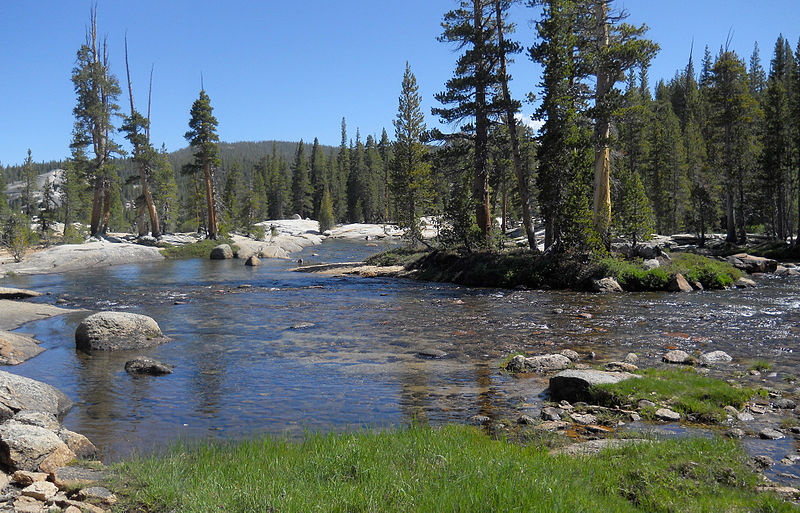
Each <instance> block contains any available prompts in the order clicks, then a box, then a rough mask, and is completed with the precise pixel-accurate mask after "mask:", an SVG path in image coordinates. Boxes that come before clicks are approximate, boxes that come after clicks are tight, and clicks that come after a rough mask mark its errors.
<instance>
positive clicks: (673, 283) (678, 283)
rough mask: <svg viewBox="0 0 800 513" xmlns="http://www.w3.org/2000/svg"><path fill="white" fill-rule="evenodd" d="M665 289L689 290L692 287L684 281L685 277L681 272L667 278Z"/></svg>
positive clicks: (673, 290)
mask: <svg viewBox="0 0 800 513" xmlns="http://www.w3.org/2000/svg"><path fill="white" fill-rule="evenodd" d="M667 290H668V291H670V292H691V291H693V290H694V289H693V288H692V286H691V285H689V282H688V281H686V278H684V277H683V275H682V274H681V273H678V274H676V275H675V276H673V277H672V278H670V279H669V283H667Z"/></svg>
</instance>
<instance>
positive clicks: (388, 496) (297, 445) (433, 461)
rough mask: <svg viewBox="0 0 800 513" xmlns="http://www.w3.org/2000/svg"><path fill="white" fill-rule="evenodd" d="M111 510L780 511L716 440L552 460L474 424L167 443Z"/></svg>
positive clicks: (741, 457) (127, 478)
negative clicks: (293, 438)
mask: <svg viewBox="0 0 800 513" xmlns="http://www.w3.org/2000/svg"><path fill="white" fill-rule="evenodd" d="M116 470H117V476H118V477H117V480H118V481H117V482H116V484H114V485H112V488H114V490H115V491H116V492H117V493H118V495H120V496H121V502H120V504H119V505H118V506H117V508H115V511H131V512H132V511H148V512H153V513H155V512H168V511H181V512H208V511H228V512H274V511H280V512H313V511H320V512H328V511H332V512H372V511H375V512H395V511H396V512H400V511H402V512H440V511H461V512H466V511H469V512H497V511H519V512H522V511H524V512H548V513H557V512H569V513H572V512H609V511H613V512H645V511H647V512H677V511H681V512H690V513H691V512H712V511H713V512H716V511H727V512H745V511H747V512H756V511H758V512H768V511H775V512H784V511H785V512H789V511H798V509H797V508H795V507H794V506H792V505H791V504H788V503H783V502H781V501H780V500H779V499H778V498H777V497H775V496H774V495H771V494H765V493H757V492H756V490H755V487H756V485H757V483H758V479H757V476H756V475H755V474H754V473H753V471H752V470H751V469H750V468H749V467H748V457H747V455H746V454H745V453H744V451H743V450H742V449H741V448H740V447H739V446H738V445H737V444H736V443H735V442H732V441H728V440H723V439H684V440H671V441H666V442H659V443H646V444H639V445H636V446H630V447H626V448H622V449H616V450H610V451H607V452H604V453H602V454H601V455H599V456H596V457H587V458H577V457H569V456H550V455H549V454H548V453H547V452H546V451H544V450H542V449H541V448H540V447H537V446H528V447H522V446H519V445H515V444H511V443H508V442H505V441H502V440H500V441H499V440H494V439H492V438H490V437H488V436H487V435H485V434H483V433H482V432H481V431H479V430H478V429H477V428H471V427H467V426H447V427H445V428H443V429H432V428H427V427H412V428H409V429H401V430H399V431H393V432H383V433H366V432H362V433H356V434H343V435H334V434H330V435H308V436H306V437H305V438H304V439H303V440H302V441H300V442H291V441H286V440H282V439H274V438H264V439H259V440H253V441H245V442H221V443H216V444H209V445H198V446H187V445H176V446H174V447H173V448H172V449H171V450H170V451H169V452H168V453H167V454H164V455H160V456H153V457H147V458H142V459H136V460H132V461H128V462H125V463H122V464H120V465H118V466H117V468H116Z"/></svg>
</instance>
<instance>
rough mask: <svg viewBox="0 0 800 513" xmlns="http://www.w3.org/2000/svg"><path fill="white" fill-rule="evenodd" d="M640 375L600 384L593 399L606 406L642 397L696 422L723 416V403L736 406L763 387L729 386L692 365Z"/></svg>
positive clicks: (652, 410) (632, 402) (649, 414)
mask: <svg viewBox="0 0 800 513" xmlns="http://www.w3.org/2000/svg"><path fill="white" fill-rule="evenodd" d="M640 375H641V376H642V377H641V378H640V379H630V380H626V381H621V382H619V383H616V384H614V385H601V386H599V387H598V389H597V395H596V397H595V402H597V403H598V404H603V405H606V406H617V405H633V406H634V407H635V405H636V403H638V402H639V401H640V400H642V399H647V400H648V401H651V402H653V403H656V404H661V405H665V406H668V407H669V408H670V409H672V410H674V411H677V412H679V413H682V414H684V415H688V416H691V417H693V418H694V420H695V421H696V422H704V423H715V422H721V421H723V420H725V418H726V417H727V412H725V410H724V408H725V407H726V406H733V407H734V408H736V409H737V410H740V409H741V408H742V407H743V406H744V405H745V403H746V402H747V401H748V400H750V399H751V398H753V397H754V396H756V395H761V394H764V393H765V392H764V390H763V389H755V388H750V387H742V386H733V385H731V384H729V383H727V382H725V381H722V380H719V379H714V378H709V377H707V376H702V375H700V374H698V373H697V372H695V370H694V369H692V368H686V369H647V370H644V371H642V372H641V373H640ZM654 413H655V408H649V409H648V408H645V409H644V410H643V411H642V415H643V416H644V417H645V418H648V417H652V416H653V414H654Z"/></svg>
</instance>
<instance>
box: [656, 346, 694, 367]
mask: <svg viewBox="0 0 800 513" xmlns="http://www.w3.org/2000/svg"><path fill="white" fill-rule="evenodd" d="M661 360H662V361H664V362H666V363H676V364H682V365H691V364H692V357H691V356H689V353H687V352H686V351H681V350H679V349H674V350H672V351H668V352H667V353H666V354H665V355H664V356H662V357H661Z"/></svg>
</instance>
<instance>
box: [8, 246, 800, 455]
mask: <svg viewBox="0 0 800 513" xmlns="http://www.w3.org/2000/svg"><path fill="white" fill-rule="evenodd" d="M380 249H382V248H380V247H373V246H367V245H366V244H365V243H364V242H360V243H353V242H343V241H329V242H326V243H325V244H323V245H321V246H314V247H310V248H307V249H306V250H305V251H303V252H302V253H300V254H298V255H297V256H296V257H295V258H303V260H304V262H305V263H314V262H325V261H354V260H360V259H363V258H364V257H366V256H368V255H369V254H371V253H374V252H376V251H379V250H380ZM295 265H296V263H295V261H294V260H264V261H263V265H261V266H259V267H255V268H251V267H246V266H244V265H243V263H242V262H241V261H239V260H228V261H211V260H205V259H194V260H175V261H164V262H161V263H154V264H146V265H128V266H118V267H111V268H101V269H95V270H91V271H86V272H76V273H69V274H62V275H44V276H16V277H13V278H9V279H7V280H5V283H4V284H8V285H9V286H18V287H25V288H32V289H35V290H40V291H50V292H52V293H53V294H52V295H51V296H45V297H43V298H40V299H39V300H41V301H55V300H56V299H58V298H61V299H64V300H65V301H66V306H72V307H78V308H86V309H90V310H121V311H131V312H136V313H142V314H145V315H149V316H151V317H153V318H155V319H156V320H157V321H158V323H159V324H160V325H161V328H162V330H163V331H164V332H165V334H167V335H168V336H170V337H172V339H173V341H172V342H170V343H168V344H165V345H162V346H159V347H157V348H153V349H149V350H146V351H143V352H142V353H141V354H145V355H147V356H150V357H152V358H156V359H158V360H162V361H164V362H168V363H171V364H173V365H175V373H174V374H172V375H169V376H165V377H158V378H151V377H132V376H129V375H128V374H127V373H126V372H125V371H124V364H125V361H126V360H127V359H129V358H130V357H131V356H132V355H134V354H139V353H99V354H91V355H88V354H84V353H80V352H77V351H76V350H75V348H74V347H75V346H74V336H73V335H74V330H75V327H76V326H77V324H78V322H80V319H81V318H82V317H83V316H84V315H85V314H82V313H75V314H69V315H65V316H62V317H56V318H53V319H47V320H43V321H37V322H34V323H30V324H28V325H25V326H23V327H22V328H21V329H20V331H22V332H26V333H32V334H34V335H35V336H36V337H37V338H38V339H39V340H42V341H43V345H44V347H46V348H47V349H48V350H47V351H46V352H44V353H43V354H41V355H40V356H38V357H36V358H34V359H32V360H30V361H28V362H26V363H24V364H22V365H20V366H17V367H15V368H14V369H13V371H14V372H17V373H20V374H23V375H26V376H29V377H32V378H35V379H39V380H42V381H46V382H48V383H51V384H53V385H55V386H57V387H59V388H60V389H62V390H63V391H64V392H65V393H67V395H69V396H70V397H71V398H72V399H73V400H75V401H76V407H75V408H74V409H73V411H72V412H71V413H70V414H69V415H68V416H67V418H66V420H65V424H66V425H67V427H69V428H70V429H73V430H75V431H78V432H81V433H84V434H85V435H87V436H88V437H89V438H90V439H91V440H93V441H94V442H95V443H96V444H97V445H98V446H99V447H101V448H102V449H103V451H104V453H105V456H106V457H108V458H111V459H114V458H118V457H121V456H124V455H126V454H129V453H130V451H131V450H133V449H137V450H145V451H146V450H149V449H150V448H152V447H159V446H163V445H164V444H165V443H168V442H169V441H171V440H175V439H177V438H222V437H225V438H230V437H242V436H248V435H251V434H255V433H264V432H266V433H289V434H290V435H299V434H301V433H302V432H303V431H304V430H305V429H311V430H348V429H357V428H361V427H375V428H382V427H387V426H393V425H399V424H405V423H409V422H412V421H414V420H425V421H428V422H431V423H442V422H449V421H456V422H458V421H465V420H466V419H467V418H468V417H470V416H472V415H475V414H478V413H480V414H482V415H487V416H489V417H490V418H502V417H505V416H510V415H513V414H514V412H518V411H520V410H526V409H530V408H534V407H536V404H538V403H540V395H541V393H542V391H543V390H544V389H545V388H546V385H547V383H546V380H544V379H535V378H526V379H515V378H513V377H511V376H509V375H508V374H506V373H504V372H502V371H501V370H500V368H499V363H500V361H501V360H502V359H503V358H504V357H505V356H507V355H508V354H509V353H511V352H518V351H522V352H533V353H541V352H544V351H553V350H557V349H561V348H572V349H577V350H578V351H579V352H581V351H583V352H588V351H595V352H597V353H598V355H599V356H600V357H601V358H602V359H613V358H617V357H619V356H621V355H624V354H625V353H627V352H629V351H634V352H637V353H639V354H640V355H642V357H643V358H644V359H645V360H646V359H647V358H648V357H652V358H656V357H657V355H659V354H660V353H661V352H662V351H663V349H664V348H665V347H667V346H672V345H675V346H679V347H680V348H681V349H685V350H689V351H695V350H699V351H706V350H712V349H722V350H725V351H728V352H729V353H730V354H732V355H733V356H734V357H735V358H737V362H738V363H740V364H741V365H746V361H747V359H749V358H751V357H765V358H768V359H772V360H777V361H779V362H780V365H779V366H778V371H779V373H783V374H786V373H789V372H794V373H795V374H797V373H798V361H797V354H796V351H795V346H796V338H797V332H796V331H794V330H796V329H797V327H798V324H799V323H800V300H798V299H797V298H796V296H795V294H794V290H793V289H794V287H796V285H797V283H796V281H790V280H791V278H783V279H775V278H763V279H761V281H760V287H759V288H758V289H756V290H755V291H721V292H705V293H693V294H684V295H677V294H675V295H671V294H623V295H616V296H614V295H609V296H599V295H587V294H576V293H570V292H543V291H516V290H515V291H510V290H498V289H468V288H463V287H458V286H453V285H446V284H431V283H419V282H414V281H410V280H389V279H380V278H377V279H360V278H353V277H329V276H321V275H312V274H303V273H292V272H289V271H288V270H289V269H291V268H292V267H294V266H295ZM582 313H590V314H592V318H591V319H586V318H583V317H580V316H579V314H582ZM309 324H310V326H309ZM302 325H306V327H300V326H302ZM431 349H436V350H440V351H443V352H445V353H446V356H444V357H443V358H439V359H431V358H426V357H424V356H422V355H420V352H421V351H422V352H426V351H428V350H431ZM648 355H649V356H648ZM776 379H780V377H778V378H776Z"/></svg>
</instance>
